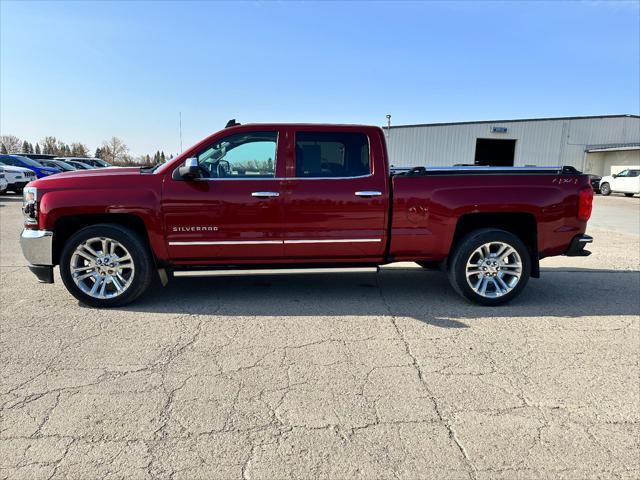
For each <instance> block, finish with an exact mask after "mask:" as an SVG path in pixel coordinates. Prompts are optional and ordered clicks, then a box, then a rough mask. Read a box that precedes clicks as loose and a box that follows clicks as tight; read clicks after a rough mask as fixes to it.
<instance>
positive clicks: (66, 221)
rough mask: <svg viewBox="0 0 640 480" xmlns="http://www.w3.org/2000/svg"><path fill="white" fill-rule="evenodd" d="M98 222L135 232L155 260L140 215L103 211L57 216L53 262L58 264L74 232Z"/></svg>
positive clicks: (54, 227) (54, 229)
mask: <svg viewBox="0 0 640 480" xmlns="http://www.w3.org/2000/svg"><path fill="white" fill-rule="evenodd" d="M98 224H112V225H120V226H122V227H125V228H128V229H130V230H132V231H133V232H135V233H137V234H138V235H140V238H141V239H142V240H143V242H144V243H145V245H146V247H147V248H148V249H149V252H150V253H151V256H152V258H153V259H154V262H155V254H154V252H153V248H151V243H150V241H149V235H148V233H147V229H146V226H145V223H144V220H143V219H142V218H141V217H140V216H138V215H135V214H132V213H105V214H86V215H67V216H64V217H60V218H58V219H57V220H56V223H55V224H54V226H53V251H52V254H53V264H54V265H58V264H59V263H60V255H61V253H62V249H63V248H64V245H65V243H66V242H67V240H69V238H70V237H71V236H72V235H73V234H74V233H76V232H77V231H79V230H81V229H83V228H85V227H90V226H92V225H98Z"/></svg>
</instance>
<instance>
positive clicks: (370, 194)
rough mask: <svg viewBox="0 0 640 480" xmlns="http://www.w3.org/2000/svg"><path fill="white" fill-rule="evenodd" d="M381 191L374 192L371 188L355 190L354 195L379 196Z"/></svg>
mask: <svg viewBox="0 0 640 480" xmlns="http://www.w3.org/2000/svg"><path fill="white" fill-rule="evenodd" d="M380 195H382V192H376V191H373V190H366V191H364V192H356V197H379V196H380Z"/></svg>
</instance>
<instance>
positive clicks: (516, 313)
mask: <svg viewBox="0 0 640 480" xmlns="http://www.w3.org/2000/svg"><path fill="white" fill-rule="evenodd" d="M639 291H640V272H638V271H613V270H595V269H574V268H572V269H567V268H545V269H543V272H542V278H541V279H532V280H530V283H529V285H528V286H527V288H526V289H525V291H524V292H523V293H522V295H520V297H519V298H517V299H515V300H514V301H513V302H511V303H510V304H508V305H504V306H500V307H496V308H490V307H482V306H478V305H473V304H470V303H468V302H466V301H465V300H464V299H462V298H461V297H459V296H458V295H457V294H456V293H454V292H453V290H452V289H451V287H450V286H449V283H448V280H447V278H446V276H445V275H444V274H442V273H439V272H429V271H425V270H422V269H419V268H385V269H382V270H380V272H379V273H375V272H350V271H347V272H336V271H324V272H322V273H293V274H291V273H287V274H277V273H260V274H257V275H246V274H245V275H240V274H235V273H231V272H225V273H222V274H218V273H217V274H213V275H211V276H201V277H176V278H174V279H172V280H171V281H170V283H169V285H168V286H167V287H164V288H163V287H161V286H159V285H156V286H154V288H152V290H151V291H150V292H148V293H147V294H146V295H144V296H143V297H142V298H141V299H139V300H138V301H137V302H135V303H134V304H132V305H129V306H127V307H124V308H123V309H124V310H128V311H140V312H157V313H189V314H194V315H213V316H248V317H251V316H255V317H289V316H293V317H305V316H313V317H326V318H327V321H330V319H331V317H341V316H365V317H372V316H373V317H381V316H391V315H392V316H395V317H405V318H413V319H415V320H418V321H421V322H424V323H426V324H429V325H433V326H437V327H442V328H469V327H471V326H472V325H473V324H474V323H476V322H479V321H482V318H487V317H492V318H495V317H504V318H508V317H582V316H598V315H603V316H612V315H638V314H639V313H640V299H638V292H639Z"/></svg>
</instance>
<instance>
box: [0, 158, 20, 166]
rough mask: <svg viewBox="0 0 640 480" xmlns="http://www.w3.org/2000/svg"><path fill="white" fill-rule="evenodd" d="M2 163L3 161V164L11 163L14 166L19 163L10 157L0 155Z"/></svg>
mask: <svg viewBox="0 0 640 480" xmlns="http://www.w3.org/2000/svg"><path fill="white" fill-rule="evenodd" d="M2 163H4V164H5V165H12V166H14V167H17V166H18V165H20V164H19V163H18V161H17V160H15V159H13V158H11V157H2Z"/></svg>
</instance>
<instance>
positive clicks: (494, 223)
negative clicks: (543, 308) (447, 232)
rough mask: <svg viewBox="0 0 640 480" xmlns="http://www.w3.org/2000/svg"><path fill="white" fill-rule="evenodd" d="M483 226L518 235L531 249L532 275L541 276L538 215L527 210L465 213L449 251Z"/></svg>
mask: <svg viewBox="0 0 640 480" xmlns="http://www.w3.org/2000/svg"><path fill="white" fill-rule="evenodd" d="M481 228H497V229H500V230H505V231H507V232H509V233H512V234H513V235H515V236H516V237H518V238H519V239H520V240H521V241H522V243H524V244H525V246H526V247H527V250H528V251H529V256H530V259H531V276H532V277H534V278H539V277H540V258H539V254H538V228H537V222H536V217H535V216H534V215H533V214H531V213H526V212H491V213H486V212H482V213H468V214H464V215H462V216H461V217H460V218H459V219H458V222H457V223H456V228H455V232H454V234H453V239H452V241H451V248H450V250H449V251H450V252H451V251H453V250H454V249H455V248H456V246H457V245H458V244H459V243H460V241H461V240H462V239H463V238H464V237H465V236H466V235H467V234H469V233H470V232H472V231H474V230H478V229H481Z"/></svg>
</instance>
